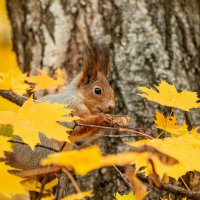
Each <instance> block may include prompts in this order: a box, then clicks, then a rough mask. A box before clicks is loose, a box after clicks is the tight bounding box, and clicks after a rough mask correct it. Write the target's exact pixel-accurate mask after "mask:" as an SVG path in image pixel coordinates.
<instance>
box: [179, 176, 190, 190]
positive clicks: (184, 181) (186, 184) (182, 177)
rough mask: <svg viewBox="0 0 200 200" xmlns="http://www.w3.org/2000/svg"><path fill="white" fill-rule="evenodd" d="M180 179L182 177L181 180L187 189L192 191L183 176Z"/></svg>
mask: <svg viewBox="0 0 200 200" xmlns="http://www.w3.org/2000/svg"><path fill="white" fill-rule="evenodd" d="M180 179H181V181H182V182H183V184H184V185H185V187H186V189H187V190H188V191H190V188H189V186H188V185H187V183H186V182H185V181H184V179H183V177H181V178H180Z"/></svg>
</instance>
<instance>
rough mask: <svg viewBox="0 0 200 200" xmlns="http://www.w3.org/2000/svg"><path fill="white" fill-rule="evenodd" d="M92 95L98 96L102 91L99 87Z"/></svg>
mask: <svg viewBox="0 0 200 200" xmlns="http://www.w3.org/2000/svg"><path fill="white" fill-rule="evenodd" d="M94 93H95V94H97V95H100V94H101V93H102V89H101V88H100V87H95V88H94Z"/></svg>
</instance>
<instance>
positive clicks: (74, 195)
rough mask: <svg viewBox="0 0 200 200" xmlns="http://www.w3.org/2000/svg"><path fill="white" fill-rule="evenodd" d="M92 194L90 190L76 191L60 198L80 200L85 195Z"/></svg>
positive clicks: (89, 195) (63, 199)
mask: <svg viewBox="0 0 200 200" xmlns="http://www.w3.org/2000/svg"><path fill="white" fill-rule="evenodd" d="M91 196H92V190H89V191H85V192H81V193H77V194H71V195H69V196H67V197H64V198H62V200H81V199H84V198H85V197H91Z"/></svg>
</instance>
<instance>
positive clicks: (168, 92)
mask: <svg viewBox="0 0 200 200" xmlns="http://www.w3.org/2000/svg"><path fill="white" fill-rule="evenodd" d="M155 87H156V88H157V90H158V92H157V91H156V90H154V89H152V88H150V89H149V88H146V87H139V88H138V89H139V90H141V91H142V92H144V93H145V94H139V95H140V96H143V97H145V98H147V99H148V100H150V101H154V102H157V103H159V104H161V105H165V106H169V107H175V108H179V109H181V110H185V111H190V109H191V108H199V107H200V103H197V101H199V100H200V99H199V98H198V97H197V93H196V92H189V91H182V92H177V90H176V88H175V87H174V85H170V84H168V83H166V82H165V81H163V80H161V83H160V84H159V85H158V86H155Z"/></svg>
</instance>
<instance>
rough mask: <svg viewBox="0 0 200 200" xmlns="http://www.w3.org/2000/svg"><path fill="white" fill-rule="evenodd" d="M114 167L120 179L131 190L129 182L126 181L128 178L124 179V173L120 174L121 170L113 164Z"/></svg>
mask: <svg viewBox="0 0 200 200" xmlns="http://www.w3.org/2000/svg"><path fill="white" fill-rule="evenodd" d="M113 167H114V169H115V170H116V171H117V172H118V174H119V175H120V177H121V178H122V180H123V181H124V183H125V185H126V186H127V187H128V188H130V189H131V190H132V186H131V184H130V183H129V182H128V180H127V179H126V177H125V176H124V174H122V172H121V171H120V170H119V169H118V167H116V166H115V165H113Z"/></svg>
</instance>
